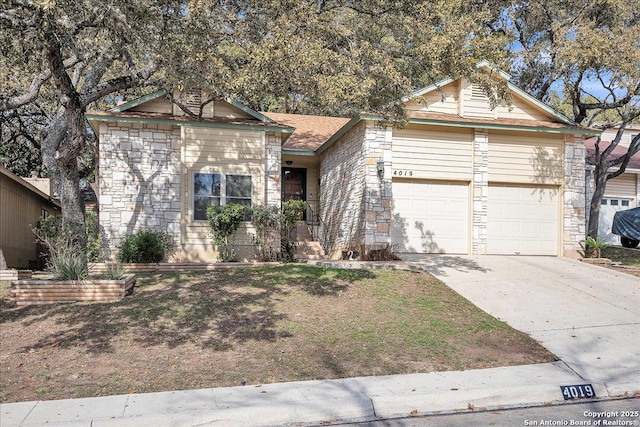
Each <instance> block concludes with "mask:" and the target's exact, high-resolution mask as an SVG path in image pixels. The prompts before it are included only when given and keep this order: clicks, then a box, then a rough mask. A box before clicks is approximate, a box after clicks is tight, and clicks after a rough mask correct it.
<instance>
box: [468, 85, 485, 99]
mask: <svg viewBox="0 0 640 427" xmlns="http://www.w3.org/2000/svg"><path fill="white" fill-rule="evenodd" d="M486 98H487V95H486V94H485V93H484V90H482V88H481V87H480V86H476V85H473V86H471V99H478V100H480V99H486Z"/></svg>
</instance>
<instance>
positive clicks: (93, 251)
mask: <svg viewBox="0 0 640 427" xmlns="http://www.w3.org/2000/svg"><path fill="white" fill-rule="evenodd" d="M84 221H85V227H86V229H87V261H89V262H98V261H100V226H99V224H98V214H97V213H96V212H95V211H88V212H87V214H86V216H85V219H84Z"/></svg>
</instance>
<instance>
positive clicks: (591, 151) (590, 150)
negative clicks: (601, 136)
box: [584, 138, 640, 170]
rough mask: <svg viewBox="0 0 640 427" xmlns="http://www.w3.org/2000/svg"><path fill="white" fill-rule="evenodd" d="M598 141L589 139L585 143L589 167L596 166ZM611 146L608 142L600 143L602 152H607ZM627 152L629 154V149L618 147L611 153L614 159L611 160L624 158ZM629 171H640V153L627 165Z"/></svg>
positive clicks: (632, 157)
mask: <svg viewBox="0 0 640 427" xmlns="http://www.w3.org/2000/svg"><path fill="white" fill-rule="evenodd" d="M596 141H597V138H589V139H587V140H586V141H585V142H584V146H585V148H586V149H587V164H589V165H593V164H595V155H596ZM609 144H611V142H608V141H602V142H600V151H603V150H605V149H606V148H607V147H608V146H609ZM626 152H627V147H622V146H620V145H618V146H617V147H616V148H614V149H613V152H612V153H611V156H612V157H610V158H612V159H615V158H618V157H622V156H624V154H625V153H626ZM627 169H638V170H640V152H639V153H636V154H634V155H633V156H631V159H630V160H629V164H628V165H627Z"/></svg>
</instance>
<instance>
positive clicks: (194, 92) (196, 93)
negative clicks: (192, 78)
mask: <svg viewBox="0 0 640 427" xmlns="http://www.w3.org/2000/svg"><path fill="white" fill-rule="evenodd" d="M184 98H185V104H186V105H187V107H189V109H190V110H191V111H192V112H194V113H196V114H198V113H199V112H200V106H201V105H202V88H200V87H190V88H187V90H185V92H184Z"/></svg>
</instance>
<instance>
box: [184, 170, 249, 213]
mask: <svg viewBox="0 0 640 427" xmlns="http://www.w3.org/2000/svg"><path fill="white" fill-rule="evenodd" d="M196 174H208V175H220V206H225V205H226V204H227V175H233V176H248V177H249V178H251V189H250V191H251V206H252V207H253V205H254V201H253V185H254V183H253V182H254V178H253V175H251V174H248V173H233V172H227V173H225V172H220V171H210V170H193V171H192V172H191V183H190V185H191V187H190V193H191V203H190V206H191V207H190V210H191V214H190V215H189V218H190V219H191V222H195V223H204V222H207V220H206V219H195V218H194V216H195V214H196V210H195V202H196V192H195V188H194V187H195V182H196Z"/></svg>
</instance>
